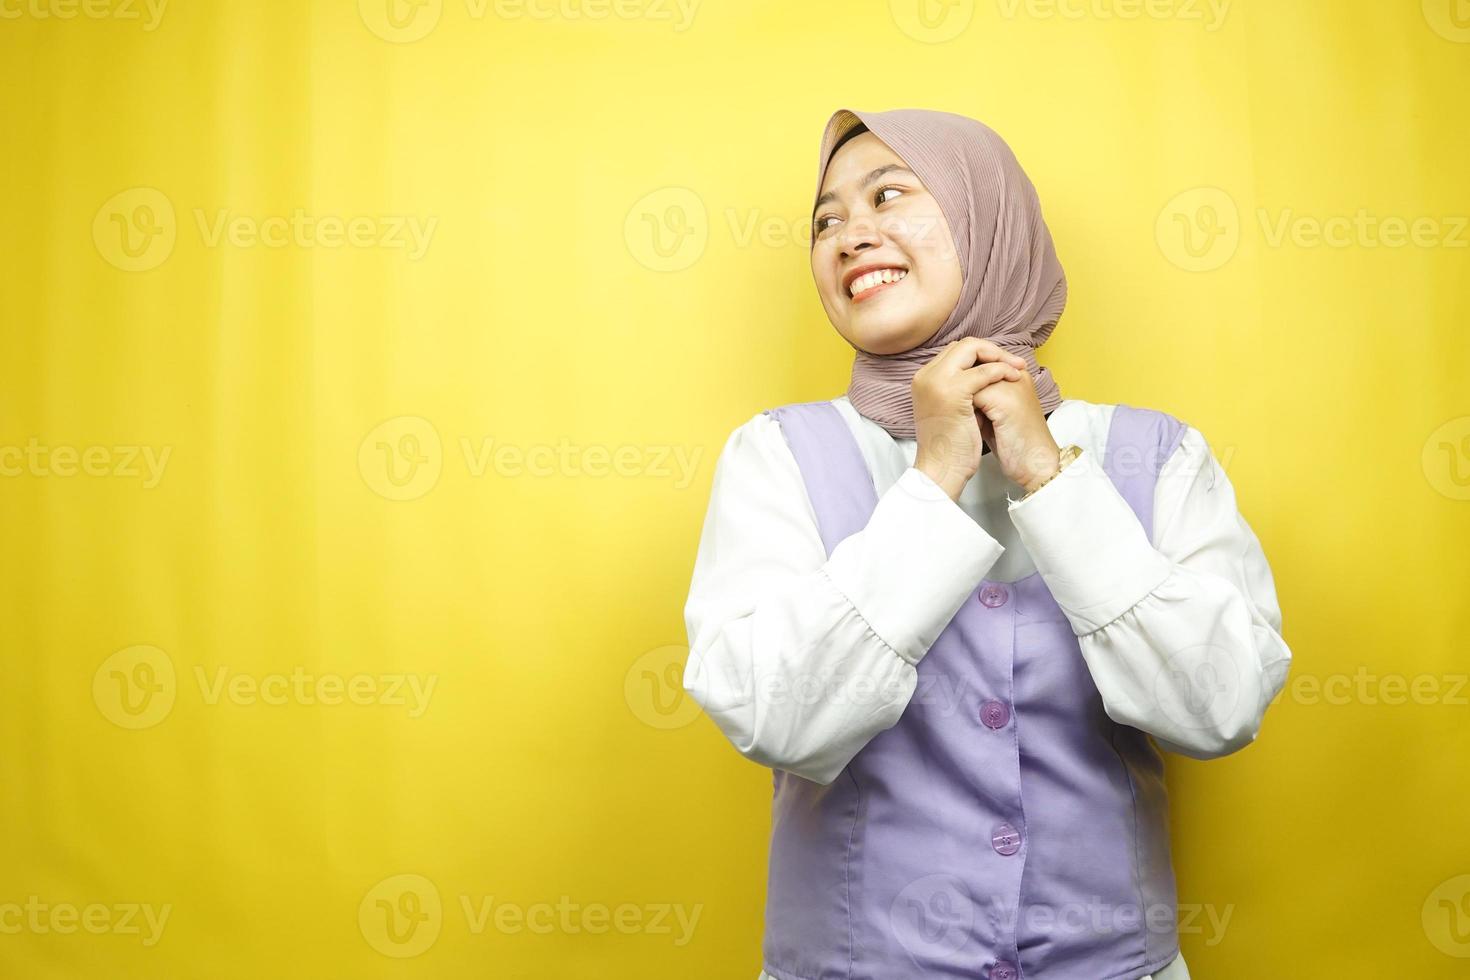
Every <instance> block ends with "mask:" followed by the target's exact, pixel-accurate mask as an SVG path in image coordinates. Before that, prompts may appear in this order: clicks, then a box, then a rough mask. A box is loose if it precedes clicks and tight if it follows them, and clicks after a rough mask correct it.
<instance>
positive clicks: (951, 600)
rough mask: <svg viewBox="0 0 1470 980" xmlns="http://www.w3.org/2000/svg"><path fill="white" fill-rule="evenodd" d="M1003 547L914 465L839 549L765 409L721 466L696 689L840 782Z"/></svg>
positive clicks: (693, 590) (740, 725)
mask: <svg viewBox="0 0 1470 980" xmlns="http://www.w3.org/2000/svg"><path fill="white" fill-rule="evenodd" d="M1003 550H1004V549H1003V548H1002V546H1001V545H1000V544H999V542H997V541H996V540H995V539H994V538H992V537H991V536H990V535H989V534H988V533H987V532H986V531H985V530H984V529H983V528H981V527H980V525H978V524H976V523H975V522H974V521H973V520H972V519H971V518H970V517H969V515H967V514H966V513H965V512H964V511H963V510H962V509H960V507H959V505H957V504H956V503H955V502H954V501H952V500H951V499H950V498H949V497H948V496H947V495H946V494H945V493H944V491H943V490H941V489H940V488H939V486H938V485H937V484H935V483H934V481H933V480H931V479H930V478H929V477H928V476H926V475H925V474H924V473H923V472H921V471H920V470H917V469H915V468H913V467H910V468H909V469H908V470H906V471H905V472H904V474H903V476H902V477H901V478H900V479H899V480H898V481H897V482H896V483H894V485H893V486H892V487H890V488H889V490H888V491H887V492H886V493H884V494H883V496H882V497H881V498H880V499H879V501H878V503H877V506H876V508H875V509H874V511H873V514H872V515H871V517H870V518H869V520H868V522H867V524H866V526H865V527H863V528H862V529H861V530H859V531H857V532H855V533H854V534H852V535H851V536H849V537H848V538H846V539H845V540H843V541H841V542H840V543H839V544H838V545H837V547H835V548H834V549H833V552H832V555H831V557H830V558H829V557H828V556H827V553H826V549H825V548H824V547H823V545H822V540H821V536H820V534H819V532H818V529H817V523H816V515H815V512H814V511H813V509H812V505H811V503H810V501H809V499H808V497H807V492H806V487H805V484H804V483H803V481H802V477H801V472H800V470H799V469H798V467H797V463H796V459H795V457H794V456H792V454H791V449H790V447H789V446H788V445H787V443H786V439H785V436H784V435H783V434H782V433H781V427H780V423H779V422H778V421H776V419H775V418H773V417H771V416H768V415H766V414H764V413H761V414H759V415H756V416H755V417H754V418H752V419H751V420H750V421H748V422H746V423H745V424H744V425H742V426H740V428H738V429H736V430H735V431H734V432H733V433H732V434H731V436H730V438H729V440H728V441H727V442H726V444H725V448H724V450H723V451H722V452H721V454H720V458H719V461H718V462H717V463H716V466H715V474H714V482H713V486H712V488H711V491H710V504H709V511H708V513H707V514H706V515H705V521H704V529H703V532H702V534H701V536H700V541H699V551H698V554H697V556H696V558H695V562H694V573H693V578H692V582H691V585H690V589H689V599H688V602H687V603H686V604H685V606H684V619H685V625H686V627H687V629H688V633H689V660H688V663H687V664H686V665H685V668H684V688H685V690H687V691H688V692H689V694H690V695H691V696H692V697H693V698H694V699H695V700H696V701H697V702H698V703H699V704H700V706H701V707H703V708H704V711H705V713H706V714H708V715H709V716H710V718H712V719H713V720H714V722H715V724H716V725H718V726H719V728H720V730H721V731H722V732H723V733H724V734H725V737H726V738H728V739H729V740H730V742H731V743H732V744H734V746H735V748H736V749H737V750H739V751H740V753H741V754H742V755H744V756H746V757H747V758H750V759H752V760H754V761H756V762H759V763H761V764H762V765H766V766H770V767H773V768H779V769H784V770H787V771H789V772H793V773H795V774H796V775H798V776H802V777H804V778H806V779H810V780H813V781H815V782H818V783H823V784H826V783H830V782H831V781H832V780H834V779H835V778H837V775H838V774H839V773H840V772H841V771H842V769H843V767H845V766H846V765H847V763H848V762H849V761H850V760H851V759H852V757H853V756H854V755H856V754H857V752H858V750H859V749H861V748H862V747H863V746H864V745H866V744H867V743H868V741H869V740H870V739H871V738H872V737H873V736H874V735H876V734H878V733H879V732H881V731H883V730H884V729H886V728H890V727H891V726H892V725H893V724H894V723H895V722H897V721H898V719H899V716H900V715H901V714H902V713H903V710H904V707H905V706H906V705H907V704H908V703H909V699H910V698H911V697H912V695H913V692H914V688H915V686H916V684H917V679H918V678H917V672H916V671H915V665H916V664H917V663H918V662H919V660H920V659H921V658H922V657H923V656H924V654H925V653H927V652H928V650H929V648H930V647H931V646H932V645H933V644H934V641H935V640H936V639H937V638H938V637H939V634H940V633H941V632H943V630H944V628H945V627H946V626H947V625H949V621H950V620H951V619H953V618H954V615H955V613H957V612H958V611H959V609H960V607H961V606H962V605H963V604H964V602H965V600H966V599H967V598H968V597H969V596H970V594H971V593H972V592H973V591H974V590H975V588H976V587H978V586H979V584H980V582H981V580H982V579H983V578H984V577H985V573H986V572H988V571H989V570H990V568H991V566H992V565H993V564H994V563H995V560H996V559H997V558H998V557H1000V554H1001V552H1002V551H1003Z"/></svg>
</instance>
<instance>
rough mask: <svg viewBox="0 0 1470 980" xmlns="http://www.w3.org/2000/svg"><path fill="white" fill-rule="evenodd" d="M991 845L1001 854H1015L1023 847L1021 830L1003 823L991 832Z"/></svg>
mask: <svg viewBox="0 0 1470 980" xmlns="http://www.w3.org/2000/svg"><path fill="white" fill-rule="evenodd" d="M990 846H991V847H993V848H995V850H996V851H997V852H998V853H1000V854H1005V855H1007V856H1009V855H1011V854H1015V853H1016V852H1017V851H1019V850H1020V849H1021V832H1020V831H1019V830H1017V829H1016V828H1015V827H1012V826H1011V825H1010V824H1008V823H1003V824H1001V825H1000V826H999V827H996V828H995V829H994V830H992V831H991V832H990Z"/></svg>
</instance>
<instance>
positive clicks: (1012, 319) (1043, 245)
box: [814, 109, 1067, 439]
mask: <svg viewBox="0 0 1470 980" xmlns="http://www.w3.org/2000/svg"><path fill="white" fill-rule="evenodd" d="M859 123H861V124H863V125H865V126H867V127H868V129H869V130H870V131H872V132H873V134H874V135H876V136H877V137H878V138H879V139H881V140H882V141H883V142H884V143H886V144H887V145H888V146H889V148H890V149H892V150H893V152H895V153H897V154H898V155H899V156H900V157H902V158H903V161H904V163H906V164H907V165H908V167H909V169H910V170H912V171H913V172H914V173H915V174H916V175H917V176H918V178H919V180H921V181H922V182H923V184H924V187H925V188H926V189H927V190H928V191H929V193H930V194H932V195H934V199H935V200H936V201H938V202H939V207H940V210H941V211H942V212H943V213H944V218H945V220H946V221H947V222H949V227H950V231H951V232H953V234H954V244H955V249H956V252H957V254H958V256H959V262H960V268H961V270H962V276H963V286H962V287H961V289H960V299H959V302H958V303H956V304H955V308H954V310H953V311H952V312H951V313H950V315H949V319H947V320H945V321H944V324H943V325H942V326H941V327H940V328H939V329H938V330H937V331H936V332H935V333H934V335H933V336H931V337H930V338H929V339H928V340H925V341H924V342H923V343H921V344H919V346H917V347H915V348H913V349H912V350H907V351H903V352H901V353H898V354H870V353H868V352H867V351H864V350H861V349H859V348H857V347H856V346H854V347H853V350H854V351H855V352H856V357H855V359H854V360H853V364H852V380H851V381H850V382H849V384H848V388H847V397H848V400H849V401H851V402H852V406H853V408H855V409H857V411H858V412H859V413H860V414H862V415H864V416H866V417H868V418H870V419H872V420H873V421H875V422H877V423H878V424H879V425H881V426H883V428H885V429H887V430H888V432H889V433H890V434H891V435H893V436H894V437H895V438H906V439H912V438H914V406H913V399H912V395H911V393H910V388H909V386H910V384H911V383H912V381H913V377H914V374H915V372H917V371H918V370H919V368H921V367H922V366H923V365H924V364H925V363H926V362H927V361H929V359H930V358H932V357H933V356H934V355H935V354H937V353H939V351H940V350H942V349H943V348H944V347H945V346H946V345H948V344H949V343H950V341H953V340H958V339H960V338H961V337H984V338H988V339H990V340H992V341H994V342H995V343H996V344H999V345H1000V346H1001V347H1003V348H1005V349H1006V350H1007V351H1010V352H1011V353H1014V354H1016V355H1018V356H1020V357H1023V358H1025V359H1026V363H1027V369H1028V370H1029V371H1030V372H1031V376H1032V378H1033V379H1035V382H1036V394H1037V397H1038V398H1039V399H1040V401H1041V410H1042V412H1043V413H1049V412H1051V411H1052V410H1053V409H1054V408H1056V407H1057V406H1058V405H1059V404H1061V401H1062V394H1061V391H1060V390H1059V389H1058V388H1057V383H1056V381H1055V380H1054V379H1053V378H1052V376H1051V372H1050V371H1048V370H1047V369H1046V368H1044V367H1041V366H1040V365H1038V364H1037V362H1036V348H1038V347H1040V346H1041V345H1042V344H1043V343H1045V342H1046V338H1047V337H1049V336H1051V332H1052V330H1054V329H1055V328H1056V324H1057V320H1058V318H1060V317H1061V315H1062V308H1063V307H1064V306H1066V305H1067V277H1066V275H1065V274H1064V273H1063V272H1062V266H1061V263H1060V262H1059V261H1057V256H1056V251H1055V249H1054V248H1053V246H1052V241H1051V233H1050V232H1049V231H1047V228H1046V222H1045V221H1043V220H1042V217H1041V202H1040V201H1039V200H1038V199H1037V196H1036V188H1035V187H1033V186H1032V185H1031V181H1030V179H1029V178H1027V176H1026V174H1025V172H1024V171H1023V170H1022V169H1021V165H1020V164H1019V163H1017V162H1016V157H1015V154H1013V153H1012V152H1011V148H1010V147H1009V146H1007V145H1006V144H1005V141H1004V140H1002V139H1001V138H1000V137H999V136H998V135H997V134H996V133H995V131H994V130H992V129H991V128H990V127H988V126H986V125H985V124H984V123H982V122H979V121H978V120H975V119H971V118H969V117H967V116H960V115H956V114H955V113H951V112H936V111H933V110H929V109H893V110H891V111H888V112H857V111H856V110H850V109H839V110H837V112H835V113H833V114H832V118H831V119H829V120H828V121H827V129H826V131H825V132H824V133H823V134H822V153H821V166H820V168H819V169H818V171H817V192H818V193H820V192H821V186H822V180H823V178H824V177H825V176H826V173H827V163H828V162H829V161H830V160H831V158H832V152H833V149H834V148H835V147H836V145H837V143H838V141H840V140H841V139H842V137H843V135H845V134H846V133H847V132H848V131H849V130H851V129H852V128H853V127H855V126H857V125H858V124H859ZM814 197H815V196H814Z"/></svg>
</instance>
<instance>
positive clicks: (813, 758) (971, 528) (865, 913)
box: [684, 109, 1291, 980]
mask: <svg viewBox="0 0 1470 980" xmlns="http://www.w3.org/2000/svg"><path fill="white" fill-rule="evenodd" d="M811 267H812V276H813V279H814V280H815V282H816V286H817V291H818V293H819V295H820V296H821V300H822V305H823V307H824V308H825V309H826V311H827V315H828V317H829V318H830V319H831V321H832V325H833V326H834V327H836V329H837V331H838V333H840V334H841V335H842V336H843V337H844V338H845V339H846V340H847V341H848V343H849V344H851V345H852V347H853V349H854V352H855V359H854V362H853V370H852V378H851V383H850V384H849V386H848V389H847V392H846V394H845V395H844V396H842V397H838V398H834V399H831V400H830V401H815V402H805V403H799V404H794V405H786V406H781V407H779V408H775V409H772V410H769V411H765V412H761V413H759V414H757V415H755V416H754V417H752V418H751V419H750V420H749V421H747V422H745V423H744V424H743V425H741V426H740V427H739V428H738V429H736V430H735V431H734V433H732V434H731V436H730V438H729V440H728V442H727V443H726V445H725V447H724V450H723V452H722V454H721V457H720V460H719V463H718V465H717V468H716V473H715V478H714V486H713V489H712V493H711V500H710V507H709V513H708V516H707V517H706V520H705V525H704V531H703V535H702V538H701V541H700V545H699V553H698V556H697V558H696V561H695V568H694V576H693V581H692V585H691V589H690V595H689V600H688V603H687V605H686V607H685V618H686V623H687V626H688V630H689V638H690V656H689V661H688V664H687V666H686V668H685V674H684V686H685V688H686V689H687V690H688V691H689V692H690V694H691V695H692V696H693V697H694V698H695V699H696V700H697V701H698V702H699V704H700V705H702V706H703V708H704V710H705V712H706V713H707V714H709V716H710V717H711V718H712V719H714V721H715V723H716V724H717V725H718V726H719V727H720V729H721V731H723V732H724V734H725V735H726V737H727V738H729V740H730V741H731V742H732V743H733V744H734V745H735V747H736V748H737V749H738V750H739V751H740V752H741V753H742V754H743V755H745V756H747V757H748V758H750V759H753V760H755V761H756V762H759V763H761V764H763V765H766V766H769V767H771V768H772V769H773V770H774V782H775V798H774V803H773V810H772V836H771V853H770V872H769V874H770V877H769V887H768V896H767V906H766V927H765V939H764V950H763V952H764V972H763V973H762V974H761V976H762V977H770V978H773V980H825V978H829V977H844V978H860V977H861V978H875V980H876V978H912V977H926V978H927V977H942V978H950V977H953V978H960V977H985V978H988V980H1017V978H1022V977H1033V978H1041V980H1138V978H1144V980H1149V978H1153V980H1187V978H1188V975H1189V974H1188V970H1187V968H1186V966H1185V964H1184V960H1183V959H1182V957H1180V955H1179V941H1178V924H1177V905H1176V901H1177V900H1176V893H1175V884H1174V875H1173V870H1172V866H1171V864H1170V852H1169V841H1168V814H1167V809H1168V802H1167V795H1166V791H1165V786H1164V779H1163V761H1162V758H1161V756H1160V750H1161V749H1162V750H1165V751H1172V752H1176V753H1179V754H1182V755H1186V756H1190V757H1192V758H1196V759H1208V758H1214V757H1218V756H1222V755H1226V754H1228V753H1231V752H1234V751H1236V750H1238V749H1241V748H1243V747H1244V746H1246V745H1248V744H1250V743H1251V742H1252V741H1253V740H1254V739H1255V737H1256V735H1257V733H1258V732H1259V729H1260V726H1261V721H1262V716H1263V715H1264V713H1265V710H1266V707H1267V705H1268V704H1269V703H1270V702H1271V701H1272V700H1273V699H1274V698H1275V696H1276V694H1277V693H1278V692H1279V691H1280V690H1281V687H1282V685H1283V684H1284V682H1285V678H1286V671H1287V668H1288V666H1289V664H1290V660H1291V652H1290V650H1289V649H1288V648H1287V646H1286V644H1285V643H1284V642H1283V640H1282V638H1281V614H1280V610H1279V608H1278V606H1277V603H1276V597H1275V586H1274V583H1273V581H1272V577H1271V572H1270V568H1269V567H1268V565H1267V563H1266V559H1265V556H1264V555H1263V554H1262V551H1261V547H1260V543H1259V541H1258V540H1257V539H1256V536H1255V534H1254V533H1253V532H1252V531H1251V529H1250V527H1249V526H1248V525H1247V524H1246V522H1245V520H1244V519H1243V518H1242V517H1241V516H1240V514H1239V512H1238V511H1237V509H1236V506H1235V496H1234V492H1233V490H1232V488H1231V485H1230V482H1229V481H1228V480H1227V479H1226V477H1225V474H1224V472H1223V471H1222V470H1221V468H1220V466H1219V464H1218V462H1217V461H1216V460H1215V459H1214V457H1213V455H1212V454H1211V452H1210V449H1209V447H1208V446H1207V445H1206V443H1205V440H1204V437H1203V435H1201V434H1200V432H1199V431H1197V430H1196V429H1194V428H1193V427H1191V426H1189V425H1186V424H1185V423H1183V422H1181V421H1179V420H1177V419H1175V418H1173V417H1172V416H1170V415H1167V414H1165V413H1163V412H1157V411H1152V410H1147V409H1141V408H1135V407H1132V406H1128V405H1121V404H1120V405H1109V404H1096V403H1092V402H1087V401H1083V400H1080V399H1071V398H1062V396H1061V393H1060V391H1059V389H1058V387H1057V384H1056V381H1055V380H1054V379H1053V378H1052V376H1051V375H1050V373H1049V372H1048V371H1047V370H1046V369H1045V368H1043V367H1040V366H1039V365H1038V364H1037V363H1036V357H1035V349H1036V348H1037V347H1039V346H1040V345H1041V344H1042V343H1043V342H1044V341H1045V340H1046V338H1047V337H1048V336H1049V335H1050V334H1051V332H1052V330H1053V329H1054V328H1055V326H1056V323H1057V320H1058V318H1059V317H1060V315H1061V312H1062V308H1063V306H1064V305H1065V302H1066V279H1065V277H1064V275H1063V272H1062V268H1061V265H1060V264H1059V262H1058V260H1057V257H1056V254H1055V251H1054V249H1053V245H1052V241H1051V236H1050V234H1049V232H1048V231H1047V228H1046V224H1045V223H1044V221H1043V220H1042V216H1041V208H1040V204H1039V202H1038V200H1037V196H1036V192H1035V189H1034V188H1033V187H1032V185H1031V182H1030V181H1029V180H1028V179H1027V177H1026V175H1025V173H1024V172H1023V171H1022V170H1021V167H1020V165H1019V164H1018V163H1017V161H1016V159H1015V157H1014V155H1013V154H1012V153H1011V151H1010V149H1009V147H1007V146H1006V144H1005V143H1004V142H1003V141H1002V140H1001V139H1000V137H999V136H997V135H996V134H995V133H994V132H993V131H992V130H990V129H989V128H988V127H986V126H985V125H983V124H982V123H979V122H977V121H975V120H973V119H968V118H966V117H963V116H958V115H954V114H950V113H943V112H931V111H924V110H913V109H901V110H894V111H890V112H877V113H866V112H853V111H848V110H841V111H839V112H837V113H835V114H834V115H833V116H832V118H831V120H830V121H829V122H828V124H827V128H826V131H825V133H824V135H823V138H822V151H821V163H820V167H819V170H818V195H817V199H816V204H815V207H814V210H813V242H812V250H811Z"/></svg>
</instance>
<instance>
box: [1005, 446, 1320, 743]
mask: <svg viewBox="0 0 1470 980" xmlns="http://www.w3.org/2000/svg"><path fill="white" fill-rule="evenodd" d="M1009 512H1010V515H1011V520H1012V522H1013V523H1014V524H1015V525H1016V529H1017V531H1018V533H1019V534H1020V536H1021V539H1022V541H1023V542H1024V543H1025V545H1026V548H1027V549H1028V551H1029V552H1030V554H1031V556H1032V558H1033V559H1034V560H1035V562H1036V566H1037V568H1038V569H1039V570H1040V571H1041V573H1042V577H1043V578H1044V580H1045V581H1046V583H1047V586H1048V587H1049V588H1050V589H1051V592H1052V594H1053V596H1054V597H1055V598H1056V600H1057V604H1058V605H1060V606H1061V608H1062V610H1063V612H1065V613H1066V615H1067V619H1068V620H1069V621H1070V622H1071V624H1072V630H1073V632H1074V633H1076V634H1077V637H1078V643H1079V645H1080V646H1081V649H1082V656H1083V658H1084V659H1085V660H1086V661H1087V666H1088V669H1089V671H1090V672H1091V674H1092V678H1093V681H1094V682H1095V683H1096V684H1097V688H1098V691H1099V692H1100V693H1101V695H1102V699H1103V704H1104V706H1105V708H1106V710H1107V713H1108V716H1109V717H1110V718H1112V719H1113V720H1114V721H1116V722H1118V723H1120V724H1126V725H1131V726H1133V727H1134V728H1138V729H1140V730H1142V731H1145V732H1147V733H1149V734H1150V735H1152V736H1153V737H1154V740H1155V741H1156V742H1157V743H1158V744H1159V746H1160V747H1161V748H1163V749H1166V750H1168V751H1171V752H1176V753H1179V754H1180V755H1186V756H1189V757H1191V758H1195V759H1210V758H1215V757H1217V756H1223V755H1228V754H1229V753H1231V752H1235V751H1236V750H1238V749H1241V748H1244V747H1245V746H1246V745H1249V744H1250V743H1251V742H1253V741H1254V740H1255V738H1256V736H1257V735H1258V734H1259V732H1260V727H1261V721H1262V719H1263V717H1264V716H1265V712H1266V708H1267V707H1268V706H1269V705H1270V703H1271V702H1272V701H1273V700H1274V699H1275V698H1276V695H1277V694H1278V693H1280V691H1281V689H1282V687H1283V686H1284V685H1285V683H1286V673H1287V670H1288V668H1289V666H1290V664H1291V651H1290V650H1289V649H1288V648H1287V646H1286V643H1285V641H1284V640H1283V639H1282V637H1281V609H1280V607H1279V606H1278V604H1277V601H1276V586H1275V582H1274V581H1273V579H1272V577H1271V569H1270V566H1269V565H1268V564H1267V563H1266V556H1265V555H1264V554H1263V553H1262V551H1261V543H1260V541H1259V540H1258V539H1257V538H1256V535H1255V533H1254V532H1253V531H1252V530H1251V528H1250V526H1249V525H1248V524H1247V523H1246V521H1245V518H1244V517H1242V516H1241V514H1240V512H1239V511H1238V509H1237V507H1236V501H1235V490H1234V488H1233V487H1232V486H1231V484H1230V481H1229V480H1228V479H1227V478H1226V477H1225V472H1224V470H1223V469H1221V467H1220V465H1219V463H1218V462H1217V461H1216V460H1215V457H1214V455H1213V454H1212V453H1211V452H1210V448H1209V446H1208V445H1207V444H1206V442H1205V439H1204V436H1203V435H1201V434H1200V433H1199V432H1198V431H1197V430H1195V429H1194V428H1193V427H1189V428H1188V429H1187V430H1186V432H1185V435H1184V439H1183V442H1181V443H1180V445H1179V447H1178V448H1177V449H1176V450H1175V452H1174V454H1173V455H1172V456H1171V457H1169V459H1168V460H1167V461H1166V462H1165V464H1164V465H1163V466H1162V467H1161V468H1160V471H1159V477H1158V481H1157V484H1156V486H1155V491H1154V529H1153V537H1154V543H1153V544H1150V542H1149V540H1148V536H1147V535H1146V534H1145V533H1144V530H1143V525H1142V524H1141V523H1140V522H1139V520H1138V517H1137V515H1135V514H1134V513H1133V510H1132V508H1131V507H1129V506H1128V502H1127V501H1126V500H1124V499H1123V496H1122V494H1120V493H1119V492H1118V490H1117V488H1116V487H1115V486H1114V485H1113V482H1112V480H1110V479H1109V478H1108V476H1107V474H1106V473H1105V472H1104V470H1103V468H1102V466H1101V464H1100V461H1099V460H1098V459H1097V458H1096V456H1095V454H1094V453H1090V452H1083V454H1082V455H1081V456H1080V457H1078V459H1077V460H1075V461H1074V462H1072V463H1071V464H1069V465H1068V466H1067V468H1066V469H1064V470H1063V471H1062V472H1061V473H1059V474H1058V475H1057V476H1056V477H1055V478H1053V479H1052V480H1051V481H1050V482H1048V483H1047V484H1046V485H1045V486H1043V487H1042V488H1041V489H1039V490H1037V491H1036V493H1034V494H1032V496H1031V497H1030V498H1029V499H1027V500H1024V501H1011V503H1010V505H1009Z"/></svg>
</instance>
